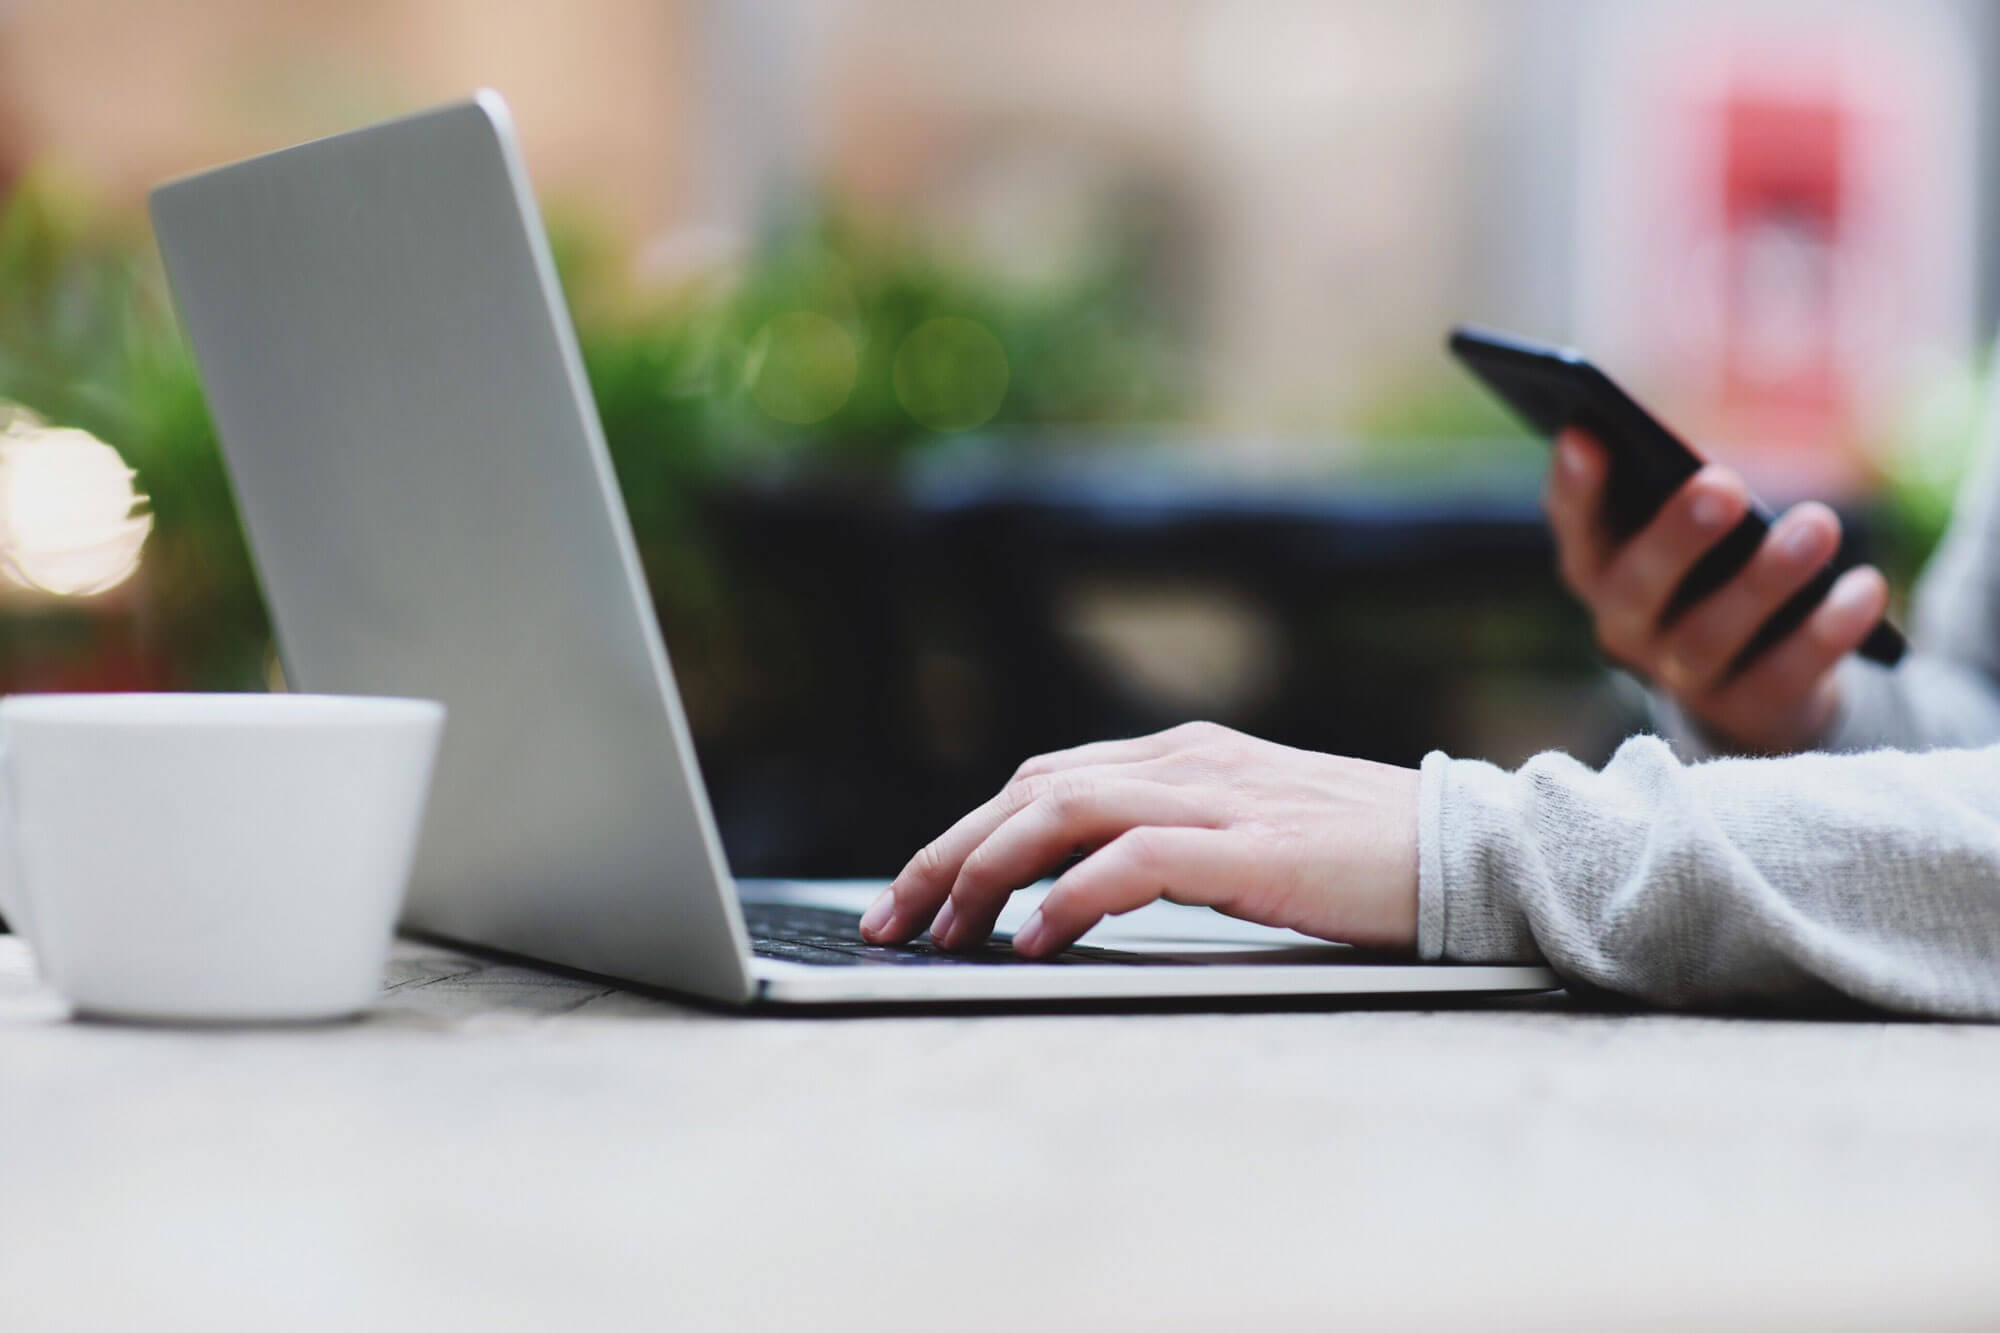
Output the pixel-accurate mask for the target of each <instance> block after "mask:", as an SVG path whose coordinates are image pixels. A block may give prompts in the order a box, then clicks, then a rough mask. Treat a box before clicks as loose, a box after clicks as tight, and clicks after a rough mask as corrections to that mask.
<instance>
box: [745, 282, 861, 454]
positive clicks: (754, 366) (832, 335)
mask: <svg viewBox="0 0 2000 1333" xmlns="http://www.w3.org/2000/svg"><path fill="white" fill-rule="evenodd" d="M859 362H860V357H859V356H858V354H857V353H856V351H855V348H854V339H853V338H852V337H851V336H849V334H848V332H847V330H846V329H844V328H842V327H841V326H840V325H839V324H837V323H835V322H834V321H833V320H831V319H828V318H827V317H826V316H825V315H821V314H815V313H814V312H812V311H810V310H794V311H791V312H790V313H788V314H783V315H779V316H778V317H777V318H775V319H773V320H772V321H771V322H770V323H768V324H766V325H765V326H764V327H763V328H762V329H760V330H758V332H757V336H756V337H755V338H753V339H752V340H751V344H750V355H749V361H748V365H749V367H750V395H751V397H752V398H754V399H756V401H757V406H759V407H761V408H763V409H764V411H765V412H767V413H769V414H770V415H771V416H773V417H775V418H777V419H778V420H779V421H784V422H789V423H790V424H792V425H794V426H810V425H812V424H813V423H814V422H816V421H824V420H826V419H827V418H828V417H830V416H832V415H833V414H834V413H835V412H838V411H839V410H840V409H841V408H842V407H843V406H844V405H845V404H846V402H847V399H848V396H849V395H850V394H852V393H853V392H854V377H855V374H856V372H857V370H858V369H859Z"/></svg>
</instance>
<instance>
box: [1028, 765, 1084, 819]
mask: <svg viewBox="0 0 2000 1333" xmlns="http://www.w3.org/2000/svg"><path fill="white" fill-rule="evenodd" d="M1037 786H1038V788H1039V790H1038V791H1037V792H1036V794H1035V799H1034V801H1033V804H1035V805H1038V806H1040V807H1042V809H1043V810H1045V811H1047V812H1048V815H1049V817H1050V818H1051V819H1053V820H1055V822H1056V823H1058V824H1061V823H1065V822H1067V821H1068V820H1070V819H1072V818H1074V817H1075V816H1076V814H1077V813H1078V810H1079V809H1080V808H1081V806H1082V805H1083V803H1084V800H1085V790H1084V784H1083V783H1082V782H1080V781H1078V780H1077V779H1076V778H1074V777H1072V776H1071V775H1069V774H1067V773H1058V774H1056V775H1055V776H1053V777H1050V778H1047V779H1044V780H1043V781H1042V782H1040V783H1038V784H1037Z"/></svg>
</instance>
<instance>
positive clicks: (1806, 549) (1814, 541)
mask: <svg viewBox="0 0 2000 1333" xmlns="http://www.w3.org/2000/svg"><path fill="white" fill-rule="evenodd" d="M1780 540H1781V541H1782V542H1783V543H1784V548H1785V554H1786V555H1789V556H1793V557H1796V558H1799V559H1804V558H1805V557H1806V556H1809V555H1811V554H1812V553H1813V548H1814V547H1816V546H1818V545H1819V533H1818V532H1817V531H1816V530H1815V529H1814V528H1813V525H1812V524H1810V523H1800V522H1798V521H1797V520H1794V521H1793V522H1792V523H1791V524H1790V525H1789V526H1787V527H1786V529H1785V535H1784V536H1783V537H1782V538H1781V539H1780Z"/></svg>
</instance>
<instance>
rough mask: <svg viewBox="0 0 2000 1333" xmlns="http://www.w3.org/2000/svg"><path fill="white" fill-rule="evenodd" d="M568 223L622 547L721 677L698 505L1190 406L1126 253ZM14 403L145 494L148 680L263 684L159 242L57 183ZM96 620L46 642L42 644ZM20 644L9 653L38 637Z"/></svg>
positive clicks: (16, 227) (25, 298) (569, 254)
mask: <svg viewBox="0 0 2000 1333" xmlns="http://www.w3.org/2000/svg"><path fill="white" fill-rule="evenodd" d="M555 217H556V222H555V225H554V226H553V227H552V229H551V230H552V235H553V239H554V245H555V250H556V254H557V262H558V268H559V270H560V272H561V273H562V276H563V281H564V287H565V292H566V295H567V296H568V298H569V301H570V305H571V308H572V311H573V313H574V315H575V319H576V324H577V330H578V338H579V342H580V344H581V347H582V351H583V357H584V362H585V366H586V369H587V372H588V374H589V377H590V381H591V385H592V389H593V391H594V393H595V395H596V399H597V406H598V412H599V415H600V417H601V419H602V421H603V424H604V431H605V436H606V439H607V442H608V444H609V447H610V450H611V454H612V458H613V461H614V464H615V466H616V468H617V472H618V477H619V481H620V485H621V489H622V490H623V491H624V494H625V498H626V502H627V505H628V508H629V510H630V512H631V516H632V523H633V528H634V531H635V533H636V534H637V536H638V540H639V544H640V547H641V550H642V554H643V555H644V557H645V560H646V565H647V569H648V573H649V575H650V577H651V579H652V582H653V587H654V592H655V596H656V599H657V600H658V602H659V604H660V609H661V612H662V615H663V617H665V618H667V619H668V620H669V622H670V624H669V635H670V637H673V638H676V639H677V640H680V639H685V638H688V637H690V636H695V637H697V639H698V644H699V645H700V646H699V647H698V651H697V652H696V653H695V654H694V656H695V657H697V658H699V657H702V656H704V655H707V649H708V648H713V649H714V650H715V652H716V653H722V654H724V655H725V656H726V653H725V647H726V645H725V644H724V640H726V639H727V636H728V623H727V621H728V617H727V616H726V615H725V613H724V609H723V608H724V607H725V606H726V604H727V599H726V598H725V597H724V596H723V586H724V579H725V577H726V571H725V570H724V569H722V568H721V566H720V565H719V563H718V560H717V558H716V556H715V554H714V550H713V546H712V543H710V542H709V541H708V540H707V539H706V537H705V536H704V534H703V532H702V528H701V510H702V503H701V502H702V498H703V496H704V495H705V494H706V493H707V491H708V489H709V488H710V487H712V486H713V485H715V484H717V483H718V482H720V481H725V480H726V479H727V478H728V477H730V476H731V475H733V474H740V473H743V472H769V471H771V470H773V469H774V468H775V469H777V470H779V471H780V472H785V473H791V474H795V475H798V476H801V477H803V478H805V479H806V480H808V481H821V480H828V479H838V480H840V481H841V482H842V484H854V483H856V482H857V480H858V482H859V484H863V485H871V484H873V485H879V484H884V483H888V482H892V481H893V479H894V477H895V475H896V473H897V469H898V468H899V466H900V465H901V463H902V462H903V461H904V460H905V459H906V458H908V457H909V456H910V455H911V454H913V453H915V452H917V451H920V450H923V449H925V448H926V447H928V446H930V445H931V444H933V443H934V442H937V441H939V440H942V439H944V438H946V437H948V436H951V435H954V434H956V433H958V432H961V431H965V430H969V429H971V428H974V427H1008V426H1017V427H1018V426H1032V425H1038V424H1050V423H1062V424H1065V425H1069V424H1076V423H1116V422H1133V421H1148V420H1162V419H1170V418H1173V417H1175V416H1178V415H1180V414H1181V413H1182V412H1183V411H1184V409H1185V406H1186V403H1185V400H1184V398H1183V397H1182V395H1181V390H1180V386H1181V385H1182V384H1184V383H1185V382H1186V378H1185V376H1184V375H1183V374H1182V367H1181V362H1180V357H1179V356H1178V354H1177V351H1176V348H1175V344H1174V340H1173V338H1172V337H1171V336H1170V335H1169V333H1168V332H1167V330H1166V327H1165V324H1164V322H1163V321H1162V320H1160V319H1159V318H1158V317H1157V315H1156V312H1154V311H1152V310H1151V309H1149V308H1148V306H1147V305H1146V296H1145V284H1144V283H1143V282H1142V281H1140V280H1139V274H1138V273H1137V271H1136V270H1135V269H1134V268H1133V266H1132V265H1131V264H1130V263H1129V262H1127V261H1126V260H1124V259H1121V258H1120V257H1119V256H1118V255H1117V254H1116V253H1115V249H1114V251H1107V256H1108V257H1107V258H1106V259H1105V260H1104V262H1102V263H1099V264H1098V265H1096V266H1095V267H1094V268H1091V269H1089V270H1088V271H1085V272H1084V273H1082V274H1081V275H1080V276H1078V277H1077V278H1075V279H1074V280H1073V281H1070V282H1068V283H1066V284H1064V285H1062V286H1061V287H1059V288H1057V289H1053V290H1052V289H1049V288H1048V287H1046V286H1037V287H1035V288H1033V289H1032V290H1030V289H1027V288H1025V287H1021V286H1018V285H1015V284H1010V283H1008V282H1006V281H1004V280H1001V279H998V278H995V277H994V276H992V275H991V274H988V273H986V272H983V271H981V270H980V269H979V267H978V266H977V265H974V264H969V263H965V262H953V261H951V260H949V259H946V258H944V257H942V256H940V255H939V254H938V253H936V252H934V251H932V250H930V249H928V248H926V247H925V246H923V245H920V244H918V243H916V242H915V241H914V240H913V238H911V237H910V236H907V235H904V234H901V233H899V232H897V231H895V230H893V229H890V228H886V227H881V226H864V225H861V224H860V223H858V222H856V221H855V220H853V219H852V218H850V217H847V216H846V215H844V214H842V213H841V212H840V211H839V210H837V209H833V208H830V207H829V208H822V209H819V210H816V211H814V212H813V213H811V214H810V215H809V216H805V217H802V218H799V219H797V220H796V221H795V222H794V223H793V224H792V225H790V226H788V227H785V228H782V229H779V230H778V231H776V232H774V233H773V234H772V235H771V236H769V237H768V238H767V239H766V240H765V241H764V242H763V243H762V244H760V245H758V246H756V247H755V248H754V249H752V250H751V251H750V252H749V253H747V254H743V255H737V256H733V257H731V258H729V259H728V260H727V261H726V262H719V263H715V262H712V263H709V264H707V265H704V266H699V267H693V268H686V267H684V268H683V269H681V270H679V271H677V272H676V273H674V274H673V275H672V277H671V280H661V279H659V278H658V277H654V278H652V279H649V280H641V278H640V276H639V274H638V270H636V269H635V267H634V265H633V264H632V262H631V259H630V255H629V254H628V253H627V252H626V251H625V249H624V248H623V247H621V246H619V245H617V244H614V243H612V242H610V241H608V240H606V239H605V237H604V236H603V234H602V233H601V232H599V231H597V230H596V229H594V228H593V227H592V226H591V225H590V224H589V223H588V222H587V221H584V220H581V218H580V217H579V215H577V214H574V213H565V212H562V211H558V212H557V213H556V215H555ZM0 399H5V400H11V401H14V402H17V403H19V404H21V405H23V406H25V407H27V408H29V409H31V410H33V411H35V412H37V413H39V414H40V415H41V416H43V417H45V418H47V419H48V420H49V421H50V422H52V423H55V424H58V425H69V426H78V427H81V428H83V429H85V430H88V431H90V432H91V433H92V434H94V435H96V436H98V437H99V438H100V439H103V440H104V441H106V442H107V443H109V444H111V445H112V446H113V447H114V448H116V449H117V450H118V451H119V452H120V454H122V455H123V457H124V458H125V460H126V462H127V463H128V464H130V465H131V466H132V467H133V468H134V469H135V470H136V471H137V473H138V474H139V486H140V489H141V490H143V491H145V492H146V493H148V494H149V495H150V496H151V498H152V508H153V513H154V516H155V528H154V534H153V537H152V541H151V543H150V545H149V547H148V549H147V551H146V553H145V556H144V560H143V563H142V567H141V580H142V583H141V587H140V590H139V595H138V601H139V604H140V606H141V608H142V609H141V610H140V612H139V613H138V614H139V615H140V616H141V618H142V619H143V620H144V621H145V626H144V637H145V639H146V640H147V643H148V646H149V649H151V650H152V652H153V656H155V657H156V658H157V660H158V662H159V664H160V667H161V674H162V679H161V680H160V681H159V682H158V683H160V684H163V685H174V686H180V687H191V688H203V689H237V688H257V687H259V686H261V685H262V684H263V683H264V682H265V680H266V677H267V674H268V664H269V661H270V655H269V625H268V622H267V620H266V618H265V614H264V610H263V606H262V602H261V600H260V598H259V595H258V590H257V585H256V580H255V576H254V574H253V572H252V567H251V564H250V561H249V556H248V552H247V550H246V547H245V543H244V539H243V534H242V531H241V528H240V526H239V523H238V519H237V515H236V510H235V506H234V503H233V499H232V496H231V492H230V488H229V484H228V479H227V475H226V472H225V470H224V468H223V465H222V461H221V457H220V454H219V452H218V450H217V446H216V440H215V436H214V431H213V428H212V426H211V424H210V421H209V418H208V414H207V411H206V408H205V405H204V401H203V398H202V394H201V389H200V383H199V380H198V378H197V375H196V373H195V368H194V365H193V361H192V358H191V356H190V353H189V351H188V349H187V347H186V345H185V343H184V342H183V340H182V338H181V336H180V333H179V329H178V326H177V323H176V320H175V317H174V314H173V309H172V305H171V302H170V300H169V299H168V295H167V291H166V285H165V282H164V278H163V275H162V274H161V272H160V269H159V265H158V261H157V257H156V255H155V253H154V249H153V245H152V242H151V238H150V236H149V234H148V233H147V232H146V230H145V229H144V227H143V225H141V224H140V222H139V221H138V220H137V219H136V218H133V217H130V216H125V215H119V214H114V213H108V212H106V211H105V210H103V209H101V208H99V207H97V206H96V205H94V204H93V203H92V201H91V200H90V199H89V198H88V196H87V195H86V194H85V193H83V192H81V191H79V190H75V189H73V188H70V187H68V186H66V185H65V184H64V183H63V182H61V181H59V180H57V179H55V178H54V177H53V176H51V175H48V174H46V173H44V174H39V175H32V176H30V177H29V178H28V179H27V180H26V181H24V182H23V183H22V184H21V185H20V186H19V187H18V188H17V189H16V190H15V192H14V193H13V194H12V196H10V197H9V198H8V199H6V200H5V201H4V205H0ZM89 614H90V611H89V608H88V607H87V606H82V605H77V606H70V607H63V606H55V607H52V608H50V609H49V611H48V612H47V614H45V615H42V616H39V617H36V618H35V619H36V620H38V621H41V622H46V623H43V624H42V625H41V628H40V631H39V632H41V633H42V634H43V636H44V637H45V638H46V637H49V636H51V635H53V634H54V633H55V630H56V629H57V628H58V626H59V622H63V621H64V620H65V617H67V618H68V619H69V620H70V621H74V620H75V619H76V618H77V617H87V616H88V615H89ZM10 622H11V623H7V624H6V625H5V628H4V632H5V633H6V634H7V635H8V637H9V639H10V640H11V641H12V647H13V648H15V649H20V648H21V647H22V643H21V640H22V637H23V636H24V635H27V634H31V633H34V632H37V631H36V630H35V627H34V626H33V625H27V624H25V623H24V618H23V617H11V618H10ZM73 628H74V626H73V625H72V626H71V629H72V630H73ZM69 637H71V638H74V637H75V636H74V634H73V633H72V634H70V636H69ZM5 665H6V662H5V658H4V657H0V671H4V669H5ZM688 666H689V667H694V666H695V663H693V662H689V663H688ZM696 669H697V671H698V668H696ZM0 688H5V682H4V681H0ZM699 688H700V685H699V682H698V681H697V682H695V689H696V690H697V691H698V690H699Z"/></svg>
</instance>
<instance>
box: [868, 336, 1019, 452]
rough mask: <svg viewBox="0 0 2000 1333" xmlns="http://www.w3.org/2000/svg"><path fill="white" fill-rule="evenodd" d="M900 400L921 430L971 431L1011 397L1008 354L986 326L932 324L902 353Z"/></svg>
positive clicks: (898, 367)
mask: <svg viewBox="0 0 2000 1333" xmlns="http://www.w3.org/2000/svg"><path fill="white" fill-rule="evenodd" d="M893 374H894V378H895V382H896V398H897V400H898V401H900V402H901V403H902V404H903V410H904V411H906V412H908V413H909V414H910V415H911V416H912V417H913V418H915V419H916V421H917V423H918V424H919V425H924V426H929V427H930V428H931V429H932V430H970V429H971V428H972V427H974V426H982V425H984V424H986V422H988V421H990V420H992V418H993V414H994V413H995V412H998V411H999V410H1000V403H1001V400H1002V399H1004V398H1005V397H1006V396H1007V380H1008V371H1007V353H1006V352H1005V350H1003V349H1002V348H1001V346H1000V340H999V339H998V338H996V337H994V336H993V335H992V334H991V333H989V332H988V331H987V330H986V327H985V326H984V325H982V324H975V323H974V322H973V321H971V320H969V319H959V318H957V317H955V316H946V317H944V318H942V319H927V320H925V321H924V322H923V323H921V324H919V325H917V327H916V328H915V329H913V330H911V332H910V336H909V337H907V338H905V339H903V345H902V346H901V347H899V348H897V349H896V363H895V366H894V370H893Z"/></svg>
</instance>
